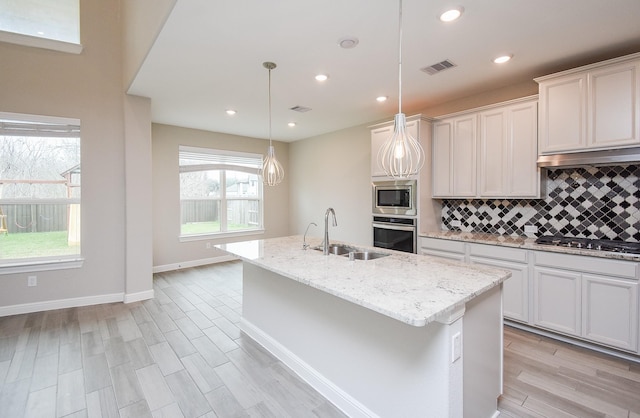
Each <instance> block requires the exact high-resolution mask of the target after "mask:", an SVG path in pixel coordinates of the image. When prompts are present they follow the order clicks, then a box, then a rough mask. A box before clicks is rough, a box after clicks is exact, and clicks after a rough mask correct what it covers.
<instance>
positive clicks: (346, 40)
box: [338, 36, 360, 49]
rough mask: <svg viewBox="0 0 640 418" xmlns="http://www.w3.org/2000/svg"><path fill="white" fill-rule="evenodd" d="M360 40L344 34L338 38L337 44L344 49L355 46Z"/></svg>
mask: <svg viewBox="0 0 640 418" xmlns="http://www.w3.org/2000/svg"><path fill="white" fill-rule="evenodd" d="M359 42H360V41H359V40H358V38H356V37H355V36H345V37H342V38H340V39H338V45H340V47H341V48H344V49H351V48H355V47H356V45H358V43H359Z"/></svg>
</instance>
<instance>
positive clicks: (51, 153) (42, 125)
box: [0, 113, 81, 268]
mask: <svg viewBox="0 0 640 418" xmlns="http://www.w3.org/2000/svg"><path fill="white" fill-rule="evenodd" d="M80 206H81V164H80V121H79V120H77V119H67V118H58V117H48V116H36V115H17V114H10V113H0V268H2V267H5V266H15V265H29V264H46V263H52V262H61V261H69V260H78V259H79V257H80V254H81V251H80V250H81V246H80V244H81V240H80V235H81V234H80V232H81V228H80V226H81V216H80Z"/></svg>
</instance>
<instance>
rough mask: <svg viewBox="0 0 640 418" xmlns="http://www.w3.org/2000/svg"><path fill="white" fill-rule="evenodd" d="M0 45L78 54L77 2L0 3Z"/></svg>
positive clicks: (32, 0)
mask: <svg viewBox="0 0 640 418" xmlns="http://www.w3.org/2000/svg"><path fill="white" fill-rule="evenodd" d="M0 41H4V42H11V43H17V44H20V45H26V46H34V47H39V48H47V49H54V50H57V51H63V52H72V53H76V54H79V53H80V52H81V51H82V46H81V45H80V4H79V0H19V1H16V0H0Z"/></svg>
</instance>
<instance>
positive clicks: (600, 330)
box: [420, 237, 640, 354]
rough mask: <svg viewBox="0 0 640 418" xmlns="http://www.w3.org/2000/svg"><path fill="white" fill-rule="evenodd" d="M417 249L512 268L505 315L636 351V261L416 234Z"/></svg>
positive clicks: (639, 348) (639, 324) (639, 350)
mask: <svg viewBox="0 0 640 418" xmlns="http://www.w3.org/2000/svg"><path fill="white" fill-rule="evenodd" d="M420 253H421V254H425V255H432V256H437V257H444V258H448V259H452V260H456V261H463V262H467V263H473V264H481V265H486V266H490V267H495V268H500V269H504V270H509V271H511V277H510V278H509V279H507V280H506V281H505V282H504V284H503V293H502V295H503V296H502V298H503V311H504V318H505V319H508V320H511V321H517V322H521V323H523V324H526V325H528V326H531V327H536V328H540V329H545V330H549V331H553V332H556V333H560V334H564V335H567V336H571V337H575V338H577V339H581V340H585V341H588V342H591V343H595V344H598V345H604V346H608V347H612V348H616V349H620V350H624V351H628V352H632V353H635V354H640V343H639V341H638V340H639V338H640V335H639V333H640V320H639V315H640V313H639V308H640V307H639V303H640V302H639V300H638V298H639V297H640V295H638V286H639V278H640V263H638V262H633V261H626V260H615V259H608V258H600V257H589V256H581V255H572V254H563V253H557V252H549V251H533V250H527V249H523V248H514V247H507V246H500V245H490V244H478V243H470V242H464V241H453V240H448V239H438V238H426V237H420Z"/></svg>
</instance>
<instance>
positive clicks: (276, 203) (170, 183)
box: [152, 124, 291, 271]
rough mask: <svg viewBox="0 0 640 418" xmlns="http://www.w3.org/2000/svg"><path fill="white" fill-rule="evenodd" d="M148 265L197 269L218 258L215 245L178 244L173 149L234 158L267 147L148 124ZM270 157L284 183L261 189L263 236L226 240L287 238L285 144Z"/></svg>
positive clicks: (246, 140) (175, 153)
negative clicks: (150, 251)
mask: <svg viewBox="0 0 640 418" xmlns="http://www.w3.org/2000/svg"><path fill="white" fill-rule="evenodd" d="M152 138H153V265H154V268H155V269H156V270H157V271H162V270H167V269H170V268H175V267H178V266H188V265H197V264H200V263H202V262H206V261H207V260H210V259H213V258H215V257H218V256H220V255H222V254H223V253H222V252H220V251H218V250H216V249H215V248H210V249H207V248H206V244H207V243H209V244H210V246H211V247H213V245H215V244H219V243H222V242H223V241H222V240H220V239H217V240H216V239H208V240H200V241H189V242H180V241H179V239H178V237H179V235H180V200H179V197H180V189H179V187H180V186H179V179H178V146H179V145H189V146H194V147H205V148H214V149H223V150H231V151H240V152H252V153H259V154H264V153H266V151H267V146H268V144H269V143H268V141H266V140H262V139H255V138H248V137H241V136H235V135H227V134H222V133H216V132H209V131H202V130H198V129H187V128H180V127H177V126H169V125H161V124H153V127H152ZM273 145H274V147H275V149H276V156H277V157H278V160H279V161H280V162H281V163H282V165H283V167H284V171H285V179H284V181H283V182H282V183H281V184H279V185H277V186H264V213H265V217H264V225H265V232H264V234H256V235H250V236H243V237H240V238H235V239H233V240H229V239H228V238H227V239H226V240H225V242H231V241H243V240H247V239H262V238H271V237H277V236H286V235H288V234H289V223H288V222H289V181H290V180H289V179H290V178H291V175H290V170H289V165H288V160H289V155H288V154H289V146H288V144H287V143H283V142H277V141H275V142H274V143H273Z"/></svg>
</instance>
